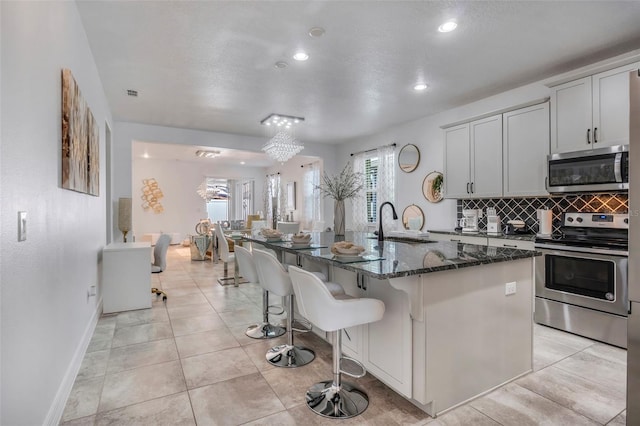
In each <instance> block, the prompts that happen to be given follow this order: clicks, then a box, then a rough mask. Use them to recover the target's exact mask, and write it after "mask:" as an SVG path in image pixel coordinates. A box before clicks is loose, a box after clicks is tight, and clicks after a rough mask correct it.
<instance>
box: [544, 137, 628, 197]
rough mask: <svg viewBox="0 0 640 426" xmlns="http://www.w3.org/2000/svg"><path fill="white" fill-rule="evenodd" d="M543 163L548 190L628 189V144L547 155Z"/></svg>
mask: <svg viewBox="0 0 640 426" xmlns="http://www.w3.org/2000/svg"><path fill="white" fill-rule="evenodd" d="M547 166H548V167H547V181H546V185H547V191H549V192H551V193H557V192H560V193H562V192H585V191H586V192H599V191H626V190H627V189H629V145H616V146H609V147H605V148H598V149H592V150H589V151H576V152H565V153H561V154H551V155H549V156H548V157H547Z"/></svg>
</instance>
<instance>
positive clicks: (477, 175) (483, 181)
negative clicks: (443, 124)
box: [444, 114, 502, 198]
mask: <svg viewBox="0 0 640 426" xmlns="http://www.w3.org/2000/svg"><path fill="white" fill-rule="evenodd" d="M444 135H445V179H444V184H445V196H446V197H447V198H477V197H500V196H502V114H498V115H494V116H491V117H487V118H483V119H481V120H476V121H472V122H470V123H465V124H462V125H459V126H455V127H451V128H448V129H445V130H444Z"/></svg>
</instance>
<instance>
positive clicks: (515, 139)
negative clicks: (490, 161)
mask: <svg viewBox="0 0 640 426" xmlns="http://www.w3.org/2000/svg"><path fill="white" fill-rule="evenodd" d="M502 126H503V131H502V134H503V160H504V176H503V178H504V182H503V189H504V196H505V197H507V196H510V197H518V196H536V195H542V196H545V195H548V193H547V191H546V189H545V178H546V176H547V155H548V154H549V102H545V103H543V104H539V105H533V106H530V107H527V108H522V109H518V110H515V111H510V112H507V113H504V114H503V118H502Z"/></svg>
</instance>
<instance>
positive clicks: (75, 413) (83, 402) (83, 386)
mask: <svg viewBox="0 0 640 426" xmlns="http://www.w3.org/2000/svg"><path fill="white" fill-rule="evenodd" d="M103 382H104V377H94V378H91V379H76V381H75V383H74V384H73V388H72V389H71V394H70V395H69V398H68V399H67V404H66V405H65V407H64V412H63V413H62V421H63V422H66V421H69V420H73V419H78V418H80V417H85V416H91V415H93V414H95V413H96V411H98V404H99V402H100V394H101V393H102V383H103Z"/></svg>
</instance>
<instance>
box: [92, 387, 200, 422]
mask: <svg viewBox="0 0 640 426" xmlns="http://www.w3.org/2000/svg"><path fill="white" fill-rule="evenodd" d="M95 424H96V426H108V425H127V426H148V425H171V426H189V425H195V424H196V422H195V419H194V417H193V412H192V410H191V404H190V402H189V395H188V394H187V393H186V392H182V393H178V394H175V395H170V396H165V397H162V398H158V399H153V400H151V401H147V402H142V403H139V404H134V405H130V406H128V407H124V408H120V409H117V410H113V411H108V412H105V413H100V414H98V415H97V416H96V422H95Z"/></svg>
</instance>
